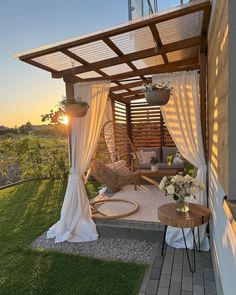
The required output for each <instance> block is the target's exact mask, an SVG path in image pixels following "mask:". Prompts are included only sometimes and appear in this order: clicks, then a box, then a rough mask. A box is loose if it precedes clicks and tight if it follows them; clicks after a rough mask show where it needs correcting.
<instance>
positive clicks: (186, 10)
mask: <svg viewBox="0 0 236 295" xmlns="http://www.w3.org/2000/svg"><path fill="white" fill-rule="evenodd" d="M210 5H211V3H210V0H209V1H204V2H200V3H197V4H192V5H189V6H186V7H183V8H181V9H176V10H174V11H171V12H168V13H165V14H162V15H157V16H155V17H152V18H149V19H146V20H143V21H141V22H140V21H139V22H133V23H129V24H127V25H124V26H122V27H118V28H115V29H112V30H107V31H103V32H101V33H96V34H92V35H89V36H87V37H84V38H80V39H77V40H73V41H70V42H66V43H65V44H60V45H56V46H53V47H49V48H46V49H42V50H38V51H35V52H31V53H28V54H24V55H21V56H19V59H20V60H22V61H25V62H28V61H29V60H30V59H33V58H36V57H39V56H43V55H46V54H50V53H54V52H57V51H61V50H64V49H69V48H72V47H75V46H79V45H83V44H87V43H90V42H93V41H98V40H102V39H104V38H110V37H113V36H116V35H119V34H123V33H127V32H130V31H133V30H137V29H140V28H143V27H146V26H149V25H151V24H157V23H161V22H164V21H168V20H171V19H174V18H177V17H181V16H184V15H187V14H190V13H194V12H198V11H201V10H204V9H209V6H210Z"/></svg>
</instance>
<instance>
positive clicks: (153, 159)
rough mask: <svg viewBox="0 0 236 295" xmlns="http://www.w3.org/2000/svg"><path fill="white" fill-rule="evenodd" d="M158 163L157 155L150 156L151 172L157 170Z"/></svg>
mask: <svg viewBox="0 0 236 295" xmlns="http://www.w3.org/2000/svg"><path fill="white" fill-rule="evenodd" d="M158 163H159V158H158V157H151V160H150V164H151V171H152V172H156V171H157V170H158Z"/></svg>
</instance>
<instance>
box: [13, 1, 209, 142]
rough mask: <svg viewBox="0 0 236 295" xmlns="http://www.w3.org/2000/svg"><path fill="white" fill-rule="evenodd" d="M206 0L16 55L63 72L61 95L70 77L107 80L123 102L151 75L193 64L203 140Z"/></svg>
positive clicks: (132, 97) (69, 85)
mask: <svg viewBox="0 0 236 295" xmlns="http://www.w3.org/2000/svg"><path fill="white" fill-rule="evenodd" d="M210 10H211V4H210V0H198V1H191V2H189V3H188V4H185V5H182V6H179V7H176V8H175V9H174V10H171V11H167V12H163V13H157V14H152V15H150V16H148V17H144V18H141V19H140V20H136V21H132V22H129V23H127V24H124V25H121V26H118V27H115V28H110V29H108V30H104V31H101V32H97V33H93V34H90V35H86V36H82V37H79V38H75V39H73V40H67V41H63V42H60V43H57V44H52V45H49V46H45V47H42V48H38V49H35V50H32V51H29V52H25V53H22V54H20V55H18V58H19V59H20V60H22V61H24V62H26V63H28V64H31V65H33V66H35V67H38V68H40V69H43V70H45V71H48V72H50V73H51V76H52V78H56V79H58V78H63V80H64V82H65V83H66V93H67V96H72V95H73V83H75V82H84V81H96V80H103V79H104V80H111V82H112V84H111V88H110V95H109V96H110V98H111V99H112V100H113V101H117V102H119V103H121V104H125V105H126V107H127V108H126V115H127V118H128V119H127V120H131V118H130V113H129V108H130V105H131V103H132V101H133V100H137V99H143V98H144V94H143V93H142V92H141V90H140V86H141V85H142V84H143V81H150V80H151V75H153V74H159V73H166V72H176V71H187V70H194V69H198V70H199V72H200V97H201V120H202V130H203V139H204V145H205V143H206V50H207V30H208V25H209V18H210Z"/></svg>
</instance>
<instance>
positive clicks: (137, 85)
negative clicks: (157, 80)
mask: <svg viewBox="0 0 236 295" xmlns="http://www.w3.org/2000/svg"><path fill="white" fill-rule="evenodd" d="M145 82H146V83H149V82H151V79H146V80H145ZM142 84H143V81H137V82H132V83H127V84H121V85H119V86H112V87H110V90H111V91H119V90H122V89H127V88H129V89H130V88H134V87H139V86H141V85H142Z"/></svg>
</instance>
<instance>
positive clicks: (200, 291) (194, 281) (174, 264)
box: [139, 245, 217, 295]
mask: <svg viewBox="0 0 236 295" xmlns="http://www.w3.org/2000/svg"><path fill="white" fill-rule="evenodd" d="M160 246H161V245H160ZM160 246H159V247H158V249H156V254H155V256H154V258H153V262H152V265H151V266H150V269H149V271H148V272H147V273H146V277H145V278H144V281H143V285H142V287H141V290H140V293H139V294H140V295H144V294H145V295H216V294H217V293H216V287H215V278H214V272H213V267H212V260H211V254H210V252H204V251H202V252H197V253H196V272H195V273H194V274H192V273H191V272H190V270H189V265H188V261H187V256H186V252H185V250H184V249H174V248H172V247H167V250H166V253H165V256H164V257H161V247H160Z"/></svg>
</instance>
